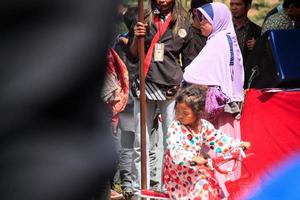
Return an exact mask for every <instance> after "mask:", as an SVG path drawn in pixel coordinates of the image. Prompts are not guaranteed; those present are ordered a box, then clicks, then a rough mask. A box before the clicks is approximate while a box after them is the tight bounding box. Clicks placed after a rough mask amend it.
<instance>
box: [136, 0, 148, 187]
mask: <svg viewBox="0 0 300 200" xmlns="http://www.w3.org/2000/svg"><path fill="white" fill-rule="evenodd" d="M138 21H140V22H143V23H144V22H145V20H144V2H143V0H138ZM138 53H139V61H140V62H139V68H140V72H139V74H140V77H139V78H140V128H141V131H140V132H141V135H140V137H141V140H140V141H141V189H147V140H146V134H147V132H146V120H147V119H146V112H147V110H146V93H145V75H144V57H145V45H144V37H139V38H138Z"/></svg>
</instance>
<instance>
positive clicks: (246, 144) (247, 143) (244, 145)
mask: <svg viewBox="0 0 300 200" xmlns="http://www.w3.org/2000/svg"><path fill="white" fill-rule="evenodd" d="M250 146H251V143H250V142H247V141H243V142H241V144H240V147H241V148H242V149H243V150H246V149H249V148H250Z"/></svg>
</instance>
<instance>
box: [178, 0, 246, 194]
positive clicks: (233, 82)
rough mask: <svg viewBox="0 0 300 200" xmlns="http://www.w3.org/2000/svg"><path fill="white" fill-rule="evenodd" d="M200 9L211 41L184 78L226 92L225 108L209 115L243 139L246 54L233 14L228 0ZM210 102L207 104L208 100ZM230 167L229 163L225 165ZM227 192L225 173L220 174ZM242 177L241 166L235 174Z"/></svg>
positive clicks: (190, 82)
mask: <svg viewBox="0 0 300 200" xmlns="http://www.w3.org/2000/svg"><path fill="white" fill-rule="evenodd" d="M197 10H198V17H199V20H200V21H201V22H200V29H201V32H202V34H203V35H204V36H207V37H208V39H207V43H206V45H205V47H204V48H203V49H202V51H201V52H200V53H199V54H198V56H197V57H196V58H195V59H194V60H193V61H192V62H191V64H190V65H189V66H187V67H186V68H185V72H184V74H183V78H184V82H185V83H187V84H198V85H207V86H209V87H210V88H212V89H215V90H217V91H220V92H221V93H222V94H224V95H225V97H226V98H225V99H226V102H225V103H224V104H225V106H224V108H222V111H221V113H220V114H219V115H217V117H216V118H214V119H208V120H209V121H210V122H211V123H212V124H213V125H214V126H215V128H217V129H220V130H222V131H223V132H224V133H226V134H227V135H229V136H231V137H232V138H235V139H240V138H241V136H240V120H239V117H240V105H241V103H242V101H243V100H244V92H243V83H244V67H243V58H242V54H241V51H240V48H239V45H238V42H237V38H236V34H235V31H234V26H233V22H232V16H231V13H230V11H229V9H228V8H227V6H226V5H225V4H222V3H217V2H215V3H209V4H206V5H204V6H202V7H200V8H198V9H197ZM206 105H207V104H206ZM224 167H226V166H224ZM217 177H218V179H219V183H220V185H221V186H222V188H223V191H224V193H225V195H226V196H228V192H227V190H226V188H225V186H224V182H225V177H224V176H222V175H217ZM239 177H240V168H239V170H237V171H236V173H234V174H233V176H232V177H231V179H232V180H235V179H237V178H239Z"/></svg>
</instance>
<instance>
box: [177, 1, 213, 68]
mask: <svg viewBox="0 0 300 200" xmlns="http://www.w3.org/2000/svg"><path fill="white" fill-rule="evenodd" d="M211 2H212V1H211V0H192V1H191V8H190V9H189V13H190V17H191V25H190V28H189V31H188V34H189V35H188V37H187V38H188V40H189V41H188V42H187V47H186V48H185V49H184V51H183V52H184V53H183V54H184V55H186V56H184V57H183V58H182V64H183V66H188V65H189V64H190V63H191V62H192V60H193V59H194V58H195V57H196V56H197V55H198V53H199V52H200V51H201V50H202V49H203V47H204V46H205V44H206V39H207V38H206V37H205V36H203V35H202V33H201V30H200V21H199V19H198V18H197V17H196V10H197V8H199V7H201V6H203V5H204V4H207V3H211Z"/></svg>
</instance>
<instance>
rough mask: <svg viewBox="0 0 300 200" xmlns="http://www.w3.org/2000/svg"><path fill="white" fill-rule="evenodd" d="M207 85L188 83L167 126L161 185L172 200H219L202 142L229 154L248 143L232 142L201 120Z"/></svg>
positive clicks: (217, 189)
mask: <svg viewBox="0 0 300 200" xmlns="http://www.w3.org/2000/svg"><path fill="white" fill-rule="evenodd" d="M206 91H207V87H206V86H199V85H191V86H188V87H186V88H184V89H182V90H181V91H180V92H179V94H178V96H177V97H176V104H175V109H176V120H175V121H173V122H172V124H171V125H170V127H169V129H168V137H167V144H168V146H167V152H166V155H165V159H164V184H165V186H166V188H167V192H168V194H169V196H170V198H171V199H193V200H196V199H220V198H221V192H220V191H219V187H217V186H218V183H217V182H216V180H215V179H214V178H213V174H211V170H209V168H208V166H207V163H206V159H205V158H204V157H202V156H201V145H202V144H204V145H207V146H208V147H209V148H211V149H213V150H214V151H215V152H216V153H228V152H231V151H234V150H236V149H237V148H239V147H243V148H249V147H250V143H249V142H241V141H235V140H233V139H232V138H230V137H229V136H226V135H225V134H224V133H222V132H221V131H220V130H216V129H215V128H214V126H213V125H212V124H211V123H210V122H208V121H206V120H205V119H202V116H203V114H204V107H205V97H206Z"/></svg>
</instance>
